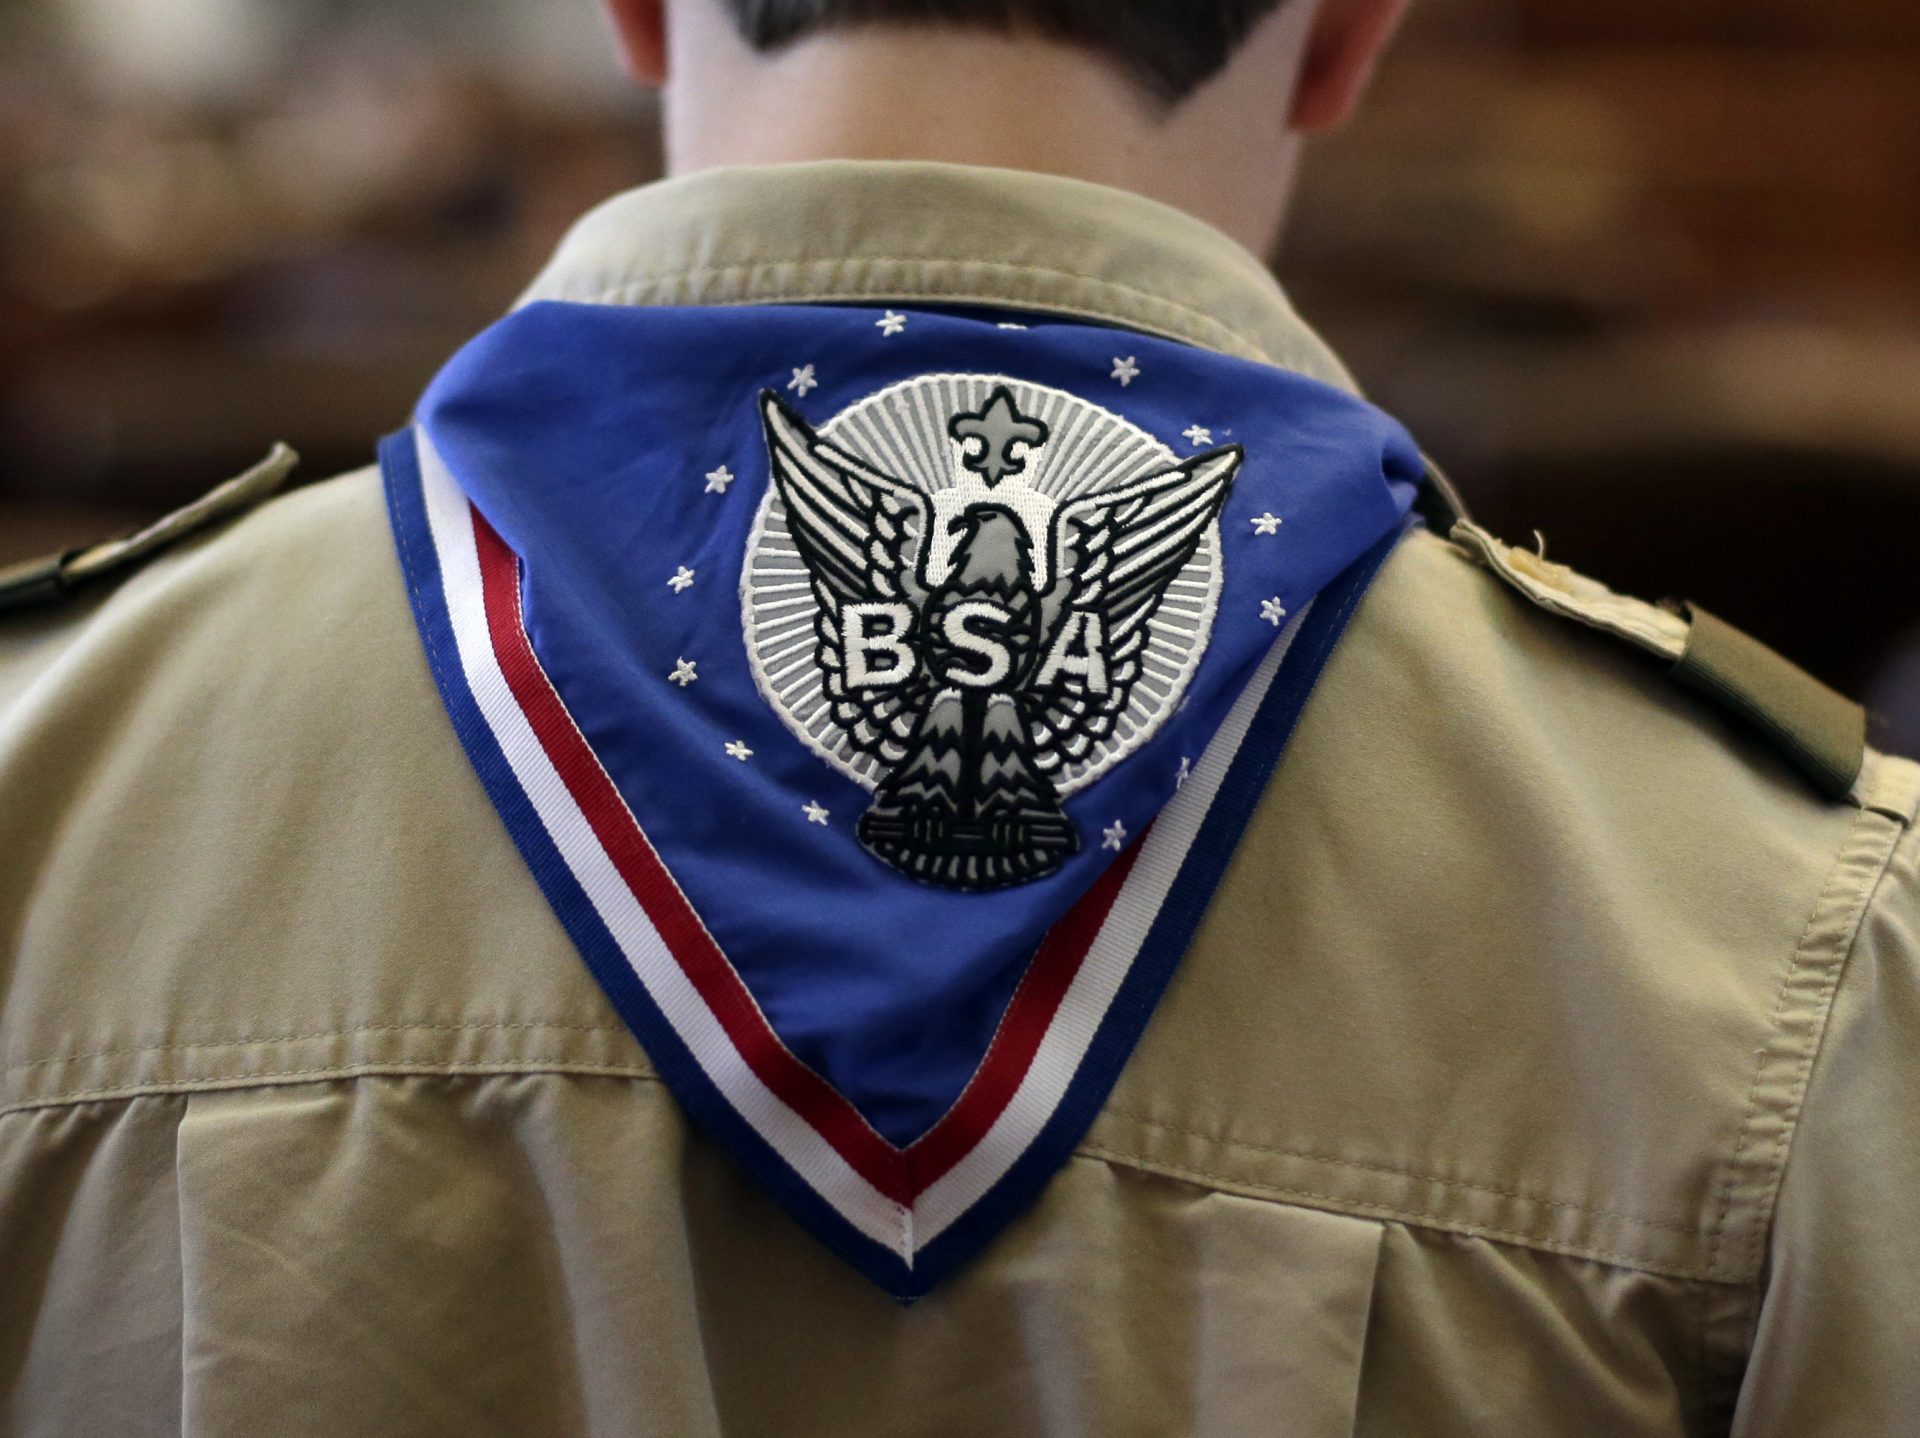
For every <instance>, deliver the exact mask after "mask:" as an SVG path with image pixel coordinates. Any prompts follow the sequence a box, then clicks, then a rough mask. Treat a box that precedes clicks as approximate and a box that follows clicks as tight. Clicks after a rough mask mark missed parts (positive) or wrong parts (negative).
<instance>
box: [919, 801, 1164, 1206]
mask: <svg viewBox="0 0 1920 1438" xmlns="http://www.w3.org/2000/svg"><path fill="white" fill-rule="evenodd" d="M1141 837H1142V838H1144V837H1145V834H1144V833H1143V834H1142V835H1141ZM1139 853H1140V846H1139V844H1138V842H1135V843H1134V844H1132V845H1130V846H1129V847H1128V848H1127V850H1126V852H1125V853H1123V854H1122V855H1121V856H1120V857H1119V858H1117V859H1115V860H1114V861H1113V862H1112V863H1111V864H1109V865H1108V866H1107V871H1106V872H1105V873H1104V874H1102V875H1101V876H1100V877H1099V879H1098V880H1096V881H1095V883H1094V885H1093V887H1092V888H1091V889H1089V890H1087V892H1086V894H1085V895H1084V896H1082V898H1081V900H1080V902H1079V903H1077V904H1075V905H1074V906H1073V907H1072V908H1071V909H1069V910H1067V912H1066V913H1065V914H1063V915H1062V916H1061V918H1060V921H1059V922H1058V923H1056V924H1055V925H1054V926H1053V927H1052V928H1051V929H1049V930H1047V936H1046V938H1045V939H1043V940H1041V942H1040V947H1039V949H1038V950H1036V951H1035V953H1034V956H1033V962H1032V963H1030V964H1028V965H1027V971H1026V973H1024V974H1023V975H1021V977H1020V984H1019V986H1018V987H1017V988H1016V989H1015V990H1014V991H1013V998H1012V1000H1011V1001H1010V1002H1009V1003H1008V1004H1007V1011H1006V1013H1005V1014H1003V1015H1002V1016H1001V1019H1000V1027H999V1028H998V1029H996V1030H995V1031H994V1035H993V1042H992V1043H990V1044H989V1045H988V1046H987V1052H986V1056H985V1057H984V1058H983V1059H981V1061H980V1067H979V1069H978V1070H976V1071H975V1073H974V1076H973V1077H972V1078H971V1079H970V1080H968V1082H967V1087H966V1089H965V1090H964V1091H963V1092H962V1093H961V1095H960V1097H959V1098H958V1099H957V1100H955V1101H954V1105H953V1107H952V1108H950V1109H948V1110H947V1112H946V1113H945V1114H943V1115H942V1116H941V1118H940V1121H939V1122H938V1123H936V1124H935V1125H934V1126H933V1127H932V1128H930V1129H928V1130H927V1131H926V1132H925V1133H923V1134H921V1135H920V1137H919V1138H917V1139H915V1140H914V1142H913V1144H912V1146H911V1147H909V1148H908V1149H907V1151H906V1159H907V1172H908V1174H909V1176H910V1186H911V1187H912V1189H913V1191H914V1193H916V1194H918V1193H921V1192H924V1191H925V1190H926V1189H927V1188H928V1187H929V1186H930V1185H931V1184H933V1183H934V1182H935V1181H936V1180H938V1179H940V1178H941V1177H943V1176H944V1175H945V1174H946V1173H947V1172H948V1170H950V1169H951V1168H952V1167H953V1166H954V1165H955V1164H957V1163H958V1162H960V1160H961V1159H963V1158H965V1157H966V1156H967V1154H968V1153H970V1152H971V1151H972V1150H973V1147H974V1145H975V1144H977V1143H979V1142H980V1140H981V1139H983V1138H985V1137H986V1135H987V1130H988V1129H990V1128H992V1127H993V1125H994V1124H995V1122H997V1121H998V1119H999V1117H1000V1115H1001V1113H1002V1112H1003V1111H1004V1110H1005V1109H1006V1106H1007V1105H1008V1104H1009V1103H1011V1102H1012V1101H1013V1095H1014V1093H1015V1091H1016V1090H1017V1089H1018V1088H1019V1087H1020V1082H1021V1080H1022V1079H1024V1078H1026V1076H1027V1070H1028V1069H1029V1068H1031V1067H1032V1065H1033V1056H1034V1054H1035V1053H1036V1052H1038V1051H1039V1048H1040V1040H1041V1039H1043V1038H1045V1037H1046V1034H1047V1029H1048V1027H1049V1026H1050V1025H1051V1024H1052V1023H1053V1017H1054V1015H1055V1014H1056V1013H1058V1012H1059V1009H1060V1001H1061V1000H1062V999H1064V998H1066V996H1067V989H1068V987H1069V986H1071V985H1072V983H1073V978H1074V975H1075V974H1077V973H1079V972H1080V965H1081V963H1082V962H1083V961H1084V960H1085V959H1086V957H1087V951H1088V950H1089V949H1091V948H1092V947H1093V941H1094V939H1095V938H1097V937H1098V936H1099V933H1100V929H1101V926H1102V925H1104V924H1105V923H1106V921H1107V914H1108V912H1109V911H1110V910H1111V909H1112V908H1113V901H1114V900H1115V899H1117V898H1118V897H1119V896H1120V889H1121V887H1122V886H1123V885H1124V884H1125V883H1126V882H1127V875H1128V874H1129V873H1130V872H1131V871H1132V869H1133V861H1134V859H1135V858H1136V857H1138V855H1139Z"/></svg>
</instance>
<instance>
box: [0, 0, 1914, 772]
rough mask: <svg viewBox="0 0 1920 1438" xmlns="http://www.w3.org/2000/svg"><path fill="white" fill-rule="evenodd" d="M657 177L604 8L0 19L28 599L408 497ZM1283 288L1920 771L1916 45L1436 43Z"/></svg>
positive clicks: (1542, 522) (651, 140)
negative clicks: (273, 514)
mask: <svg viewBox="0 0 1920 1438" xmlns="http://www.w3.org/2000/svg"><path fill="white" fill-rule="evenodd" d="M658 165H659V160H658V141H657V130H656V125H655V120H654V116H653V111H652V108H651V106H650V104H649V103H648V101H647V100H646V99H645V98H644V97H641V96H639V95H637V94H635V93H633V92H632V91H631V90H630V89H629V88H628V87H627V86H626V85H625V83H624V82H623V81H622V79H621V77H620V75H619V74H618V72H617V70H616V68H615V66H614V62H613V59H612V54H611V49H610V46H609V45H608V43H607V41H606V39H605V36H604V34H603V32H602V30H601V26H600V21H599V17H598V14H597V12H596V10H595V8H594V5H593V0H463V3H460V4H458V5H455V4H451V3H448V0H0V563H4V562H6V561H7V560H9V559H15V558H22V557H26V556H28V555H30V554H34V553H37V552H40V551H42V550H46V549H52V548H57V547H61V546H65V545H69V544H76V543H81V542H86V541H90V540H92V539H96V538H99V537H102V536H104V535H105V534H107V533H109V532H112V531H115V530H117V529H120V528H124V527H127V526H130V525H132V524H134V523H136V522H138V521H140V520H141V519H143V518H147V517H151V516H152V515H154V514H155V513H157V512H159V511H161V510H163V509H165V508H167V507H170V506H172V505H174V504H177V503H180V502H182V501H184V500H185V499H187V498H189V497H191V496H192V495H194V494H197V493H198V492H200V491H201V490H203V489H205V488H206V487H208V486H209V485H210V484H212V483H213V482H214V481H216V480H218V479H220V478H223V477H224V476H225V475H227V474H229V473H231V472H233V471H236V470H238V469H239V468H241V467H243V466H245V465H246V464H248V463H251V462H252V461H253V460H255V459H257V458H258V457H259V456H260V455H261V454H262V453H264V452H265V450H266V448H267V446H268V444H269V443H270V442H271V441H272V440H274V439H285V440H287V441H288V442H289V443H291V444H293V445H294V446H295V447H296V448H297V449H299V450H300V451H301V452H302V454H303V455H304V456H305V460H306V463H305V465H304V467H303V473H305V474H306V475H308V476H314V475H320V474H325V473H329V472H332V471H335V470H339V469H345V468H349V467H353V466H358V465H360V464H364V463H366V462H367V460H368V459H369V457H370V453H371V443H372V441H373V439H374V438H375V437H377V436H379V435H380V434H383V433H385V432H387V431H389V430H391V429H393V428H395V427H396V426H398V425H399V424H400V423H402V422H403V421H404V420H405V418H406V415H407V411H408V408H409V405H410V403H411V401H412V399H413V397H414V396H415V394H417V393H418V391H419V389H420V388H421V386H422V385H423V384H424V382H425V381H426V379H427V378H428V377H429V376H430V375H431V374H432V373H433V371H434V370H435V369H436V368H437V367H438V365H439V364H440V363H441V361H442V360H443V359H444V358H445V357H446V356H447V355H448V354H449V353H450V352H451V351H452V350H453V349H454V348H455V347H456V346H457V345H458V344H459V343H460V342H461V341H462V340H463V339H464V338H465V337H466V336H468V335H469V334H471V333H472V332H473V331H475V330H477V329H479V328H480V327H482V326H484V325H485V324H486V323H487V322H488V321H489V320H490V319H491V318H492V317H493V316H495V315H496V314H498V313H499V312H500V311H501V310H502V309H503V308H504V307H505V306H507V305H508V304H510V303H511V302H512V300H513V298H514V297H515V295H516V294H517V292H518V290H519V289H520V287H521V286H522V285H523V284H525V283H526V281H527V280H528V279H530V278H531V276H532V274H533V272H534V270H535V269H536V268H537V267H538V265H539V264H540V262H541V261H542V260H543V259H544V258H545V255H546V253H547V251H548V250H549V249H550V247H551V246H552V245H553V243H554V242H555V241H556V239H557V238H558V236H559V235H560V233H561V232H562V231H563V229H564V228H565V227H566V225H567V224H568V223H569V222H570V221H571V220H572V219H573V218H574V217H575V216H576V215H577V214H579V213H580V212H581V211H583V210H585V209H586V208H588V207H589V206H591V205H592V204H594V203H595V202H596V201H597V200H599V199H601V198H603V197H604V196H606V195H608V194H610V193H612V192H614V191H616V190H618V189H621V188H624V187H627V186H630V185H633V184H637V183H640V182H642V181H644V180H647V179H649V178H651V177H652V176H653V175H655V174H656V173H657V170H658ZM1281 269H1282V272H1283V274H1284V275H1285V276H1286V279H1287V282H1288V285H1289V287H1290V289H1291V290H1292V291H1293V294H1294V297H1295V299H1296V300H1297V301H1298V302H1299V304H1300V306H1301V308H1302V309H1303V310H1304V311H1305V312H1306V313H1307V315H1308V316H1309V318H1311V319H1312V320H1313V321H1314V322H1315V323H1316V324H1317V325H1318V326H1319V328H1320V329H1321V330H1323V331H1324V332H1325V333H1326V334H1327V335H1328V337H1329V338H1330V339H1331V340H1332V341H1333V343H1334V344H1335V346H1336V347H1337V348H1339V349H1340V350H1341V351H1342V352H1343V353H1344V355H1345V356H1346V358H1347V359H1348V361H1349V363H1350V364H1351V365H1352V366H1353V368H1354V369H1355V370H1356V372H1357V373H1359V375H1360V376H1361V378H1362V381H1363V382H1364V383H1365V384H1366V386H1367V387H1368V389H1369V391H1370V393H1371V394H1372V396H1373V397H1374V398H1375V399H1376V400H1378V401H1379V402H1381V403H1382V404H1384V405H1385V406H1386V407H1387V408H1389V409H1391V410H1393V411H1394V412H1396V413H1397V414H1398V415H1399V416H1400V417H1401V418H1402V419H1403V420H1405V421H1406V422H1407V423H1408V424H1409V425H1410V426H1411V427H1412V428H1413V429H1414V431H1415V432H1416V433H1417V434H1418V435H1419V436H1420V438H1421V439H1422V441H1423V442H1424V444H1425V445H1426V447H1427V448H1428V449H1429V450H1430V451H1431V452H1432V453H1433V454H1434V455H1435V456H1436V457H1437V458H1439V459H1440V461H1441V463H1442V464H1443V465H1444V466H1445V467H1446V468H1447V469H1448V470H1449V471H1450V472H1451V474H1452V475H1453V477H1454V479H1455V480H1456V482H1457V483H1458V484H1459V485H1460V487H1461V488H1462V489H1463V491H1464V492H1465V494H1466V496H1467V499H1468V502H1469V504H1470V505H1471V506H1472V507H1473V508H1474V509H1475V511H1476V514H1477V516H1478V517H1479V518H1481V519H1482V521H1483V522H1485V523H1487V524H1488V525H1489V526H1490V527H1492V528H1493V529H1495V530H1496V531H1497V532H1500V533H1502V534H1504V535H1505V536H1506V537H1508V538H1510V539H1516V540H1517V539H1524V538H1526V537H1527V536H1529V535H1530V534H1531V533H1532V532H1533V531H1535V530H1538V531H1540V532H1541V533H1542V534H1543V535H1544V536H1545V537H1546V542H1547V544H1548V552H1549V554H1550V555H1551V556H1552V557H1553V558H1556V559H1561V560H1564V561H1567V562H1569V563H1572V564H1575V565H1576V566H1578V567H1581V568H1584V569H1587V570H1589V571H1590V572H1593V573H1595V574H1597V575H1599V576H1601V577H1603V578H1605V579H1607V580H1608V581H1609V582H1611V583H1613V584H1614V585H1615V586H1616V587H1618V588H1622V589H1627V590H1630V591H1632V592H1635V593H1638V594H1642V595H1646V596H1649V597H1661V596H1684V597H1688V598H1692V599H1696V600H1698V601H1699V602H1700V603H1702V604H1704V605H1705V606H1706V607H1708V608H1710V609H1714V610H1716V611H1718V612H1719V613H1721V614H1722V615H1723V616H1725V617H1726V618H1728V619H1730V620H1732V621H1734V622H1735V623H1738V624H1741V625H1743V626H1744V627H1746V628H1749V629H1751V630H1753V631H1754V632H1755V633H1757V634H1759V635H1761V636H1762V637H1763V638H1765V639H1767V640H1768V641H1769V642H1770V643H1772V644H1774V645H1776V646H1777V647H1779V648H1781V649H1782V650H1784V651H1785V652H1786V653H1788V654H1789V655H1791V656H1792V657H1793V658H1795V659H1797V660H1798V661H1799V662H1801V663H1802V664H1805V665H1806V666H1807V667H1808V668H1810V669H1812V670H1813V671H1814V672H1815V673H1817V674H1819V675H1820V676H1821V677H1823V678H1825V679H1827V680H1828V681H1830V682H1832V683H1834V684H1836V685H1838V686H1840V687H1842V688H1844V689H1846V690H1848V691H1849V692H1851V693H1853V694H1855V695H1858V696H1862V697H1865V698H1867V699H1868V700H1869V703H1870V707H1871V708H1872V710H1873V714H1874V724H1875V733H1876V737H1877V738H1878V739H1879V740H1880V741H1881V742H1883V743H1885V744H1888V745H1889V746H1891V747H1896V748H1902V749H1905V750H1907V751H1909V752H1920V559H1916V536H1917V535H1920V6H1915V5H1913V4H1911V3H1910V0H1823V3H1819V4H1814V3H1809V0H1606V3H1604V4H1603V3H1600V0H1426V3H1425V4H1423V6H1422V7H1421V8H1420V10H1419V12H1418V16H1417V19H1416V21H1415V23H1414V25H1413V26H1412V29H1411V31H1410V33H1409V34H1408V36H1407V38H1406V40H1405V42H1404V43H1403V44H1402V45H1401V47H1400V48H1399V50H1398V51H1397V53H1396V54H1395V55H1394V57H1393V59H1392V60H1391V62H1390V63H1389V64H1388V66H1387V67H1386V69H1385V70H1384V71H1383V73H1382V75H1381V77H1380V82H1379V85H1378V88H1377V91H1376V94H1375V97H1374V101H1373V103H1372V105H1371V107H1370V109H1369V110H1368V112H1367V113H1366V115H1365V117H1364V119H1363V120H1362V121H1361V122H1360V123H1358V124H1356V125H1355V126H1354V127H1353V128H1352V129H1351V130H1350V131H1348V132H1347V133H1345V134H1343V135H1341V136H1339V137H1337V138H1335V139H1333V140H1330V141H1328V142H1326V143H1324V144H1323V145H1322V147H1321V149H1320V151H1319V152H1318V154H1317V155H1316V156H1315V158H1314V160H1313V162H1312V163H1311V164H1310V167H1309V178H1308V183H1307V185H1306V188H1305V191H1304V193H1303V194H1302V197H1301V203H1300V209H1299V213H1298V219H1297V223H1296V225H1295V228H1294V231H1293V234H1292V236H1291V238H1290V240H1289V248H1288V250H1287V253H1286V254H1285V255H1284V256H1283V259H1282V264H1281Z"/></svg>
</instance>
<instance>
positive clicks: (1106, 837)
mask: <svg viewBox="0 0 1920 1438" xmlns="http://www.w3.org/2000/svg"><path fill="white" fill-rule="evenodd" d="M1100 847H1101V848H1103V849H1111V850H1113V851H1114V852H1115V853H1116V854H1117V853H1119V852H1120V851H1121V850H1122V849H1124V848H1126V847H1127V826H1126V825H1125V824H1123V823H1121V822H1120V821H1119V820H1118V819H1115V820H1114V821H1113V823H1112V824H1110V825H1108V826H1107V827H1106V828H1104V829H1102V830H1101V831H1100Z"/></svg>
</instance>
